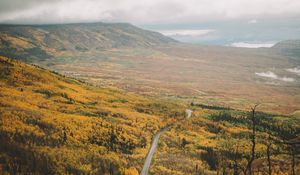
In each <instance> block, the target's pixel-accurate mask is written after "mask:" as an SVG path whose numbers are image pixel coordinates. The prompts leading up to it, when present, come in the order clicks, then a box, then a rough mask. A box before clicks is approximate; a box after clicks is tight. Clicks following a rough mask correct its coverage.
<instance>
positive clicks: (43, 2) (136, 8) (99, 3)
mask: <svg viewBox="0 0 300 175" xmlns="http://www.w3.org/2000/svg"><path fill="white" fill-rule="evenodd" d="M299 9H300V1H299V0H264V1H261V0H252V1H249V0H216V1H212V0H186V1H182V0H140V1H133V0H72V1H69V0H1V1H0V22H9V23H63V22H86V21H87V22H89V21H99V20H101V21H112V22H114V21H127V22H131V23H139V24H147V23H149V24H153V23H166V22H169V23H182V22H185V23H186V22H190V23H199V22H201V21H202V22H203V21H204V22H205V21H210V20H217V21H219V20H225V21H226V20H231V19H243V20H244V19H249V18H251V17H255V19H254V20H251V21H250V22H251V23H255V21H256V19H260V18H264V17H268V18H272V17H273V18H278V16H281V17H299V15H300V11H299Z"/></svg>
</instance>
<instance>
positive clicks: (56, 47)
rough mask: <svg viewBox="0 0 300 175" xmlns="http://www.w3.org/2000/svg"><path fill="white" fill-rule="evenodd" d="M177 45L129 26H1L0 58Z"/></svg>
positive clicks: (151, 33) (84, 24)
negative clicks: (1, 56)
mask: <svg viewBox="0 0 300 175" xmlns="http://www.w3.org/2000/svg"><path fill="white" fill-rule="evenodd" d="M176 42H178V41H176V40H174V39H172V38H169V37H167V36H164V35H162V34H160V33H158V32H153V31H149V30H144V29H141V28H138V27H135V26H134V25H131V24H129V23H70V24H45V25H17V24H11V25H10V24H2V25H0V49H1V51H0V54H1V55H4V56H8V57H13V58H21V59H28V58H35V59H47V58H51V57H52V56H53V55H57V54H59V53H60V52H64V51H71V52H86V51H89V50H103V49H104V50H105V49H110V48H122V47H151V46H155V45H161V44H168V43H176Z"/></svg>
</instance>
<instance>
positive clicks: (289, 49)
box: [272, 40, 300, 59]
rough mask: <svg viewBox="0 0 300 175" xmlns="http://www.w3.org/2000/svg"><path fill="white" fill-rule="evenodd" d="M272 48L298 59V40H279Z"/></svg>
mask: <svg viewBox="0 0 300 175" xmlns="http://www.w3.org/2000/svg"><path fill="white" fill-rule="evenodd" d="M272 49H274V50H275V51H277V52H279V53H281V54H283V55H287V56H291V57H293V58H297V59H300V40H287V41H281V42H279V43H277V44H275V45H274V46H273V47H272Z"/></svg>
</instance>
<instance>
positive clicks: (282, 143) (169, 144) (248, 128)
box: [0, 57, 300, 175]
mask: <svg viewBox="0 0 300 175" xmlns="http://www.w3.org/2000/svg"><path fill="white" fill-rule="evenodd" d="M250 107H251V106H249V108H250ZM187 108H190V109H192V110H193V111H194V112H193V114H192V116H191V117H190V118H186V114H185V110H186V109H187ZM258 109H259V107H258ZM0 113H1V118H0V139H1V140H0V141H1V144H0V173H1V174H105V175H106V174H109V175H119V174H121V175H136V174H139V172H140V171H141V169H142V166H143V163H144V160H145V157H146V155H147V152H148V149H149V147H150V143H151V139H152V137H153V135H154V134H155V133H157V131H159V130H160V129H162V128H165V127H166V126H168V130H167V131H166V132H165V133H164V134H163V135H162V136H161V137H162V138H161V139H160V140H159V143H158V149H157V151H156V153H155V155H154V160H153V163H152V164H151V167H150V173H151V174H166V175H182V174H194V175H198V174H220V173H221V172H225V173H228V174H233V173H239V174H242V173H243V172H245V171H247V163H248V162H249V160H250V159H251V143H252V142H251V137H252V126H253V123H252V120H251V116H252V115H251V113H249V111H239V110H233V109H229V108H223V107H217V106H207V105H203V104H197V103H192V104H183V103H182V102H180V101H176V100H173V101H168V100H164V99H160V98H155V99H154V98H150V97H145V96H139V95H134V94H132V93H128V92H123V91H120V90H114V89H108V88H101V87H95V86H92V85H88V84H86V83H84V82H80V81H78V80H76V79H72V78H68V77H64V76H62V75H59V74H57V73H55V72H50V71H48V70H45V69H42V68H40V67H37V66H34V65H28V64H24V63H21V62H19V61H15V60H13V59H9V58H6V57H0ZM255 118H256V119H255V124H256V129H257V133H256V135H255V136H256V144H257V146H256V148H255V152H256V157H255V160H254V161H253V166H252V167H253V171H254V172H257V173H266V172H267V171H268V163H267V162H268V161H267V160H268V158H270V159H271V160H272V164H271V166H270V167H271V170H272V172H274V174H288V173H289V172H291V171H292V170H293V169H294V171H296V172H299V171H300V170H299V162H293V160H294V159H293V158H295V156H297V153H298V151H299V150H298V148H297V147H295V146H297V145H295V144H294V143H297V142H299V134H300V133H299V131H300V126H299V124H300V122H299V118H297V117H296V116H278V115H271V114H267V113H262V112H256V113H255ZM268 150H269V153H267V152H268Z"/></svg>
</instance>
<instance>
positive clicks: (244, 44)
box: [230, 42, 275, 48]
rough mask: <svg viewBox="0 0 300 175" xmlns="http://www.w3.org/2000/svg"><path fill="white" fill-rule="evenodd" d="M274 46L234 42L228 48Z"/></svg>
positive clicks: (270, 45) (271, 44)
mask: <svg viewBox="0 0 300 175" xmlns="http://www.w3.org/2000/svg"><path fill="white" fill-rule="evenodd" d="M274 45H275V42H274V43H246V42H236V43H232V44H231V45H230V46H232V47H245V48H261V47H265V48H270V47H272V46H274Z"/></svg>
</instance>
